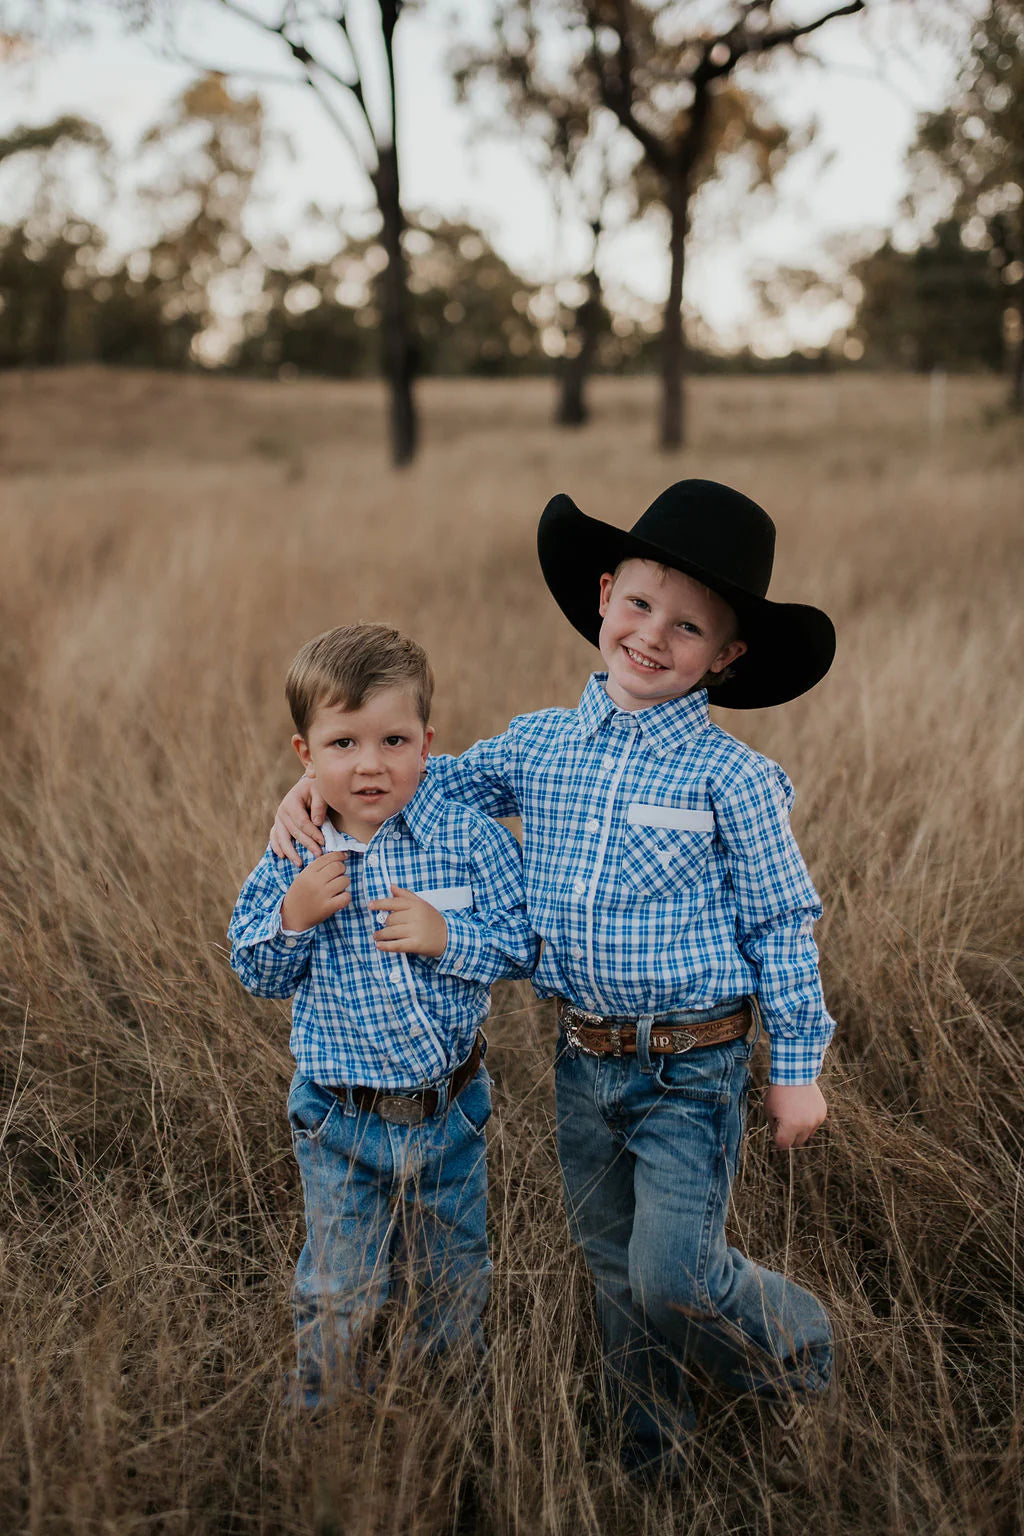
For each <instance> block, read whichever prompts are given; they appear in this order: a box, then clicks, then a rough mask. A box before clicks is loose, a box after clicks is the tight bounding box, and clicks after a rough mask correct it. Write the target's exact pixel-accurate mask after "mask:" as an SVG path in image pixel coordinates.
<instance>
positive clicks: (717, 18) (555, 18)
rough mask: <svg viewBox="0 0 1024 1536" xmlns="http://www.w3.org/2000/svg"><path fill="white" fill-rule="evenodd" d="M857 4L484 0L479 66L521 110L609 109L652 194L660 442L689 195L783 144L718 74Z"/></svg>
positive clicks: (676, 432)
mask: <svg viewBox="0 0 1024 1536" xmlns="http://www.w3.org/2000/svg"><path fill="white" fill-rule="evenodd" d="M865 5H866V0H849V3H846V4H843V5H839V6H835V7H833V8H832V9H830V10H826V11H824V12H821V13H819V14H818V15H817V16H815V17H813V18H812V19H810V20H805V21H797V20H792V21H782V20H778V19H777V13H778V12H783V11H784V10H785V4H784V0H778V3H777V0H718V3H714V4H711V5H708V6H703V7H701V8H700V9H701V12H702V14H701V17H700V18H695V17H694V15H693V11H694V7H693V6H692V4H690V5H687V4H683V3H681V0H677V3H671V4H664V3H655V0H495V6H496V14H497V15H498V17H499V25H500V26H503V27H504V33H503V36H504V38H505V39H506V46H505V53H506V57H505V58H499V57H498V56H497V55H496V54H495V52H494V50H493V49H492V50H491V57H490V59H489V61H486V62H485V64H484V68H486V69H488V70H489V71H490V73H491V74H492V75H493V76H495V77H496V78H499V79H501V80H502V81H503V82H504V84H505V87H506V90H507V91H508V92H509V93H510V94H511V95H512V96H513V97H517V98H518V99H519V100H520V101H521V102H522V103H524V104H528V105H529V106H530V109H531V110H539V104H540V103H541V102H542V101H543V100H544V98H545V97H546V98H547V99H548V100H549V101H550V103H551V106H552V109H553V110H554V111H556V112H557V111H558V110H560V106H559V104H560V103H561V102H562V101H563V100H564V101H572V102H573V103H574V112H575V113H576V114H577V116H579V115H583V114H585V113H586V112H592V111H594V110H596V109H598V108H602V109H604V110H605V111H606V112H608V113H610V114H611V115H612V117H613V118H614V119H615V121H616V122H617V123H618V124H619V125H620V127H621V128H622V130H623V131H624V132H625V133H626V134H628V135H629V136H630V138H631V139H632V140H633V142H634V144H635V146H636V148H637V150H638V152H639V153H638V159H637V162H636V168H635V175H636V178H637V182H638V186H639V188H640V199H639V203H640V207H641V208H643V207H646V206H651V205H652V204H657V205H658V206H659V207H660V208H662V209H664V210H665V213H666V214H667V217H668V225H669V230H668V236H669V238H668V244H669V256H670V276H669V285H668V295H667V298H666V302H665V309H664V324H663V330H662V339H661V377H662V402H661V420H660V431H659V437H660V442H661V446H662V447H663V448H665V449H672V448H676V447H678V446H679V445H680V444H681V443H682V441H683V428H684V419H683V369H684V357H685V338H684V330H683V309H682V299H683V273H684V267H685V258H686V245H687V239H688V236H689V231H690V222H691V213H692V205H693V199H694V197H695V195H696V193H697V191H698V189H699V188H700V186H701V185H702V184H703V183H705V182H707V181H709V180H710V179H712V178H713V177H714V175H715V174H716V173H717V171H718V169H719V167H720V164H721V162H722V161H723V160H724V159H725V158H727V157H730V156H735V155H737V154H741V153H742V154H744V155H747V156H748V157H749V160H750V164H751V167H752V169H753V173H754V177H755V179H761V180H766V179H769V178H770V177H771V175H772V174H773V172H774V170H775V169H776V168H777V166H778V164H779V162H780V159H781V158H782V157H784V156H785V154H786V153H787V152H788V143H787V136H786V134H785V133H784V131H783V130H782V129H781V128H780V127H779V125H778V124H777V123H774V122H772V121H770V119H769V115H768V113H767V111H766V106H765V103H764V102H763V101H762V100H761V99H760V98H759V97H758V96H757V95H756V94H755V93H754V92H753V89H752V87H751V86H750V85H749V84H748V85H747V88H746V89H744V90H740V89H739V88H738V87H736V86H732V85H727V84H726V82H727V81H728V79H729V77H730V76H731V75H732V74H733V71H734V70H736V68H737V67H738V66H740V65H741V64H744V65H745V64H748V63H750V62H752V61H754V62H756V61H759V60H764V59H766V58H767V57H768V56H769V55H772V54H775V53H777V52H778V51H780V50H782V49H792V48H793V47H794V46H795V45H796V44H798V43H799V42H800V41H801V39H803V38H806V37H809V36H810V35H811V34H812V33H814V32H817V31H818V30H819V29H820V28H821V27H823V26H825V25H826V24H827V23H829V22H831V21H833V20H835V19H836V18H838V17H840V16H851V15H854V14H855V13H857V12H859V11H862V10H864V8H865ZM517 39H518V42H517ZM546 39H547V40H550V46H549V49H548V52H547V55H546V57H547V60H548V67H549V68H550V69H551V71H552V73H551V74H543V75H542V73H541V71H540V70H539V69H538V68H537V61H538V59H540V58H541V57H542V56H544V52H545V40H546ZM508 40H511V44H512V47H511V49H509V46H508ZM463 67H464V68H465V65H463ZM535 103H536V104H537V105H536V106H535V105H534V104H535ZM587 120H588V121H589V118H588V119H587Z"/></svg>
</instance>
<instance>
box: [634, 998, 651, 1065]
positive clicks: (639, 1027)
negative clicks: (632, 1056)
mask: <svg viewBox="0 0 1024 1536" xmlns="http://www.w3.org/2000/svg"><path fill="white" fill-rule="evenodd" d="M653 1023H654V1014H653V1013H642V1014H641V1015H640V1017H639V1018H638V1019H637V1021H636V1060H637V1066H638V1067H639V1068H640V1071H641V1072H642V1073H643V1075H644V1077H650V1076H651V1074H652V1073H653V1071H654V1068H653V1067H652V1066H651V1025H652V1024H653Z"/></svg>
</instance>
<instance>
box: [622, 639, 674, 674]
mask: <svg viewBox="0 0 1024 1536" xmlns="http://www.w3.org/2000/svg"><path fill="white" fill-rule="evenodd" d="M622 649H623V650H624V651H625V653H626V655H627V656H628V657H629V659H630V661H631V662H632V663H633V665H634V666H636V667H643V669H644V671H645V672H665V671H667V670H668V669H667V668H666V667H663V666H662V665H661V662H660V661H651V660H650V659H649V658H648V657H647V656H642V655H641V654H640V652H639V651H634V650H633V649H632V648H631V647H630V646H628V645H624V646H623V647H622Z"/></svg>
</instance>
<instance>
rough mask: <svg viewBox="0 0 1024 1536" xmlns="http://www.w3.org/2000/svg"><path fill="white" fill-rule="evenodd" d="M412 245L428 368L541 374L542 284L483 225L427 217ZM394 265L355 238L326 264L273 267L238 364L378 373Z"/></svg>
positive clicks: (417, 317)
mask: <svg viewBox="0 0 1024 1536" xmlns="http://www.w3.org/2000/svg"><path fill="white" fill-rule="evenodd" d="M406 249H407V254H408V261H409V290H410V295H411V304H412V311H413V318H414V322H415V329H416V335H417V337H418V339H419V346H420V357H419V370H420V372H422V373H427V374H474V375H487V374H508V373H517V372H527V371H534V370H536V368H537V366H538V364H539V362H540V361H541V359H542V356H543V354H542V352H541V349H540V343H539V339H538V334H537V326H536V322H535V321H534V319H533V318H532V317H531V313H530V310H531V304H532V301H533V299H534V290H533V289H532V288H531V287H530V286H529V284H527V283H525V282H524V281H523V279H522V278H520V277H519V276H518V275H517V274H516V273H515V272H513V271H512V269H511V268H510V267H509V266H508V265H507V263H506V262H504V261H503V260H502V259H501V257H500V256H499V255H498V254H497V253H496V252H495V251H494V250H493V248H492V247H491V245H490V244H489V243H488V241H487V239H486V237H485V236H484V235H482V234H481V233H480V231H479V230H477V229H474V228H473V227H472V226H471V225H469V224H465V223H459V222H448V221H444V220H441V221H434V220H430V221H423V222H421V223H419V224H418V225H416V226H414V227H413V228H412V229H410V231H409V232H408V234H407V236H406ZM384 264H385V258H384V253H383V251H382V249H381V247H380V245H379V243H378V242H377V240H376V239H369V240H348V241H345V242H344V243H343V244H342V246H341V248H340V249H339V250H338V251H337V253H336V254H335V255H334V256H332V257H331V258H330V259H328V260H326V261H323V262H318V263H311V264H308V265H307V266H305V267H303V268H301V269H283V268H273V269H270V270H268V271H267V272H266V274H265V277H264V284H263V294H262V299H261V302H260V305H259V308H258V310H257V312H256V313H255V314H254V315H252V316H251V317H250V318H249V319H248V320H247V322H246V337H245V340H244V341H243V343H242V346H241V348H240V350H239V352H238V356H237V359H236V366H238V367H239V368H241V369H244V370H251V371H254V372H261V373H269V372H274V371H276V370H277V369H279V368H281V367H284V368H286V369H289V370H291V369H298V370H300V371H301V372H309V373H317V374H324V375H328V376H333V377H340V378H348V377H358V376H362V375H367V374H371V373H375V372H377V371H378V367H379V344H380V343H379V321H380V314H381V309H382V294H381V281H382V274H383V268H384Z"/></svg>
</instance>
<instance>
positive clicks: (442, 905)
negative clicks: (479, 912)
mask: <svg viewBox="0 0 1024 1536" xmlns="http://www.w3.org/2000/svg"><path fill="white" fill-rule="evenodd" d="M415 894H416V895H417V896H418V897H419V898H420V900H421V901H425V902H428V903H429V905H430V906H432V907H436V908H437V910H438V912H470V911H472V909H473V887H472V886H471V885H439V886H435V887H433V889H431V890H421V891H417V892H416V893H415Z"/></svg>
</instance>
